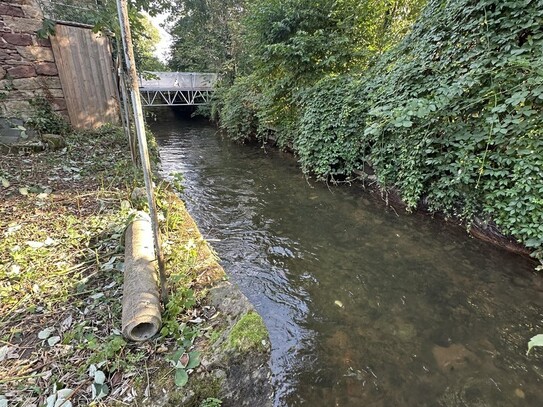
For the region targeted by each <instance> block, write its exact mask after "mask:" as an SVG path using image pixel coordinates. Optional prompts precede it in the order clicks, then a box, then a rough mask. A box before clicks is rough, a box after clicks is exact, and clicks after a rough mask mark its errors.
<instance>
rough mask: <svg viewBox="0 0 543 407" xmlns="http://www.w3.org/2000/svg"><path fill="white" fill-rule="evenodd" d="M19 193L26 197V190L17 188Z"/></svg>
mask: <svg viewBox="0 0 543 407" xmlns="http://www.w3.org/2000/svg"><path fill="white" fill-rule="evenodd" d="M19 193H20V194H21V195H24V196H26V195H28V188H19Z"/></svg>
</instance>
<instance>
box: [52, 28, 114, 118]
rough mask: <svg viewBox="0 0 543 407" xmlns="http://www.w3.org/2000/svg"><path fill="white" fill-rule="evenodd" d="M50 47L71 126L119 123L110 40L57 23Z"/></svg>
mask: <svg viewBox="0 0 543 407" xmlns="http://www.w3.org/2000/svg"><path fill="white" fill-rule="evenodd" d="M51 45H52V47H53V54H54V55H55V62H56V65H57V69H58V73H59V77H60V82H61V84H62V90H63V92H64V98H65V100H66V105H67V107H68V115H69V116H70V122H71V123H72V126H74V127H75V128H77V129H91V128H97V127H100V126H102V125H104V124H106V123H118V122H119V103H118V98H117V88H116V85H115V76H114V70H113V63H112V59H111V49H110V45H109V41H108V39H107V37H105V36H103V35H101V34H95V33H93V32H92V30H91V29H90V28H81V27H73V26H69V25H64V24H57V25H56V28H55V35H54V36H52V37H51Z"/></svg>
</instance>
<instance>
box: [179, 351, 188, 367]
mask: <svg viewBox="0 0 543 407" xmlns="http://www.w3.org/2000/svg"><path fill="white" fill-rule="evenodd" d="M189 360H190V356H189V354H188V353H183V355H181V357H180V358H179V365H180V366H179V367H183V368H185V367H187V365H188V364H189Z"/></svg>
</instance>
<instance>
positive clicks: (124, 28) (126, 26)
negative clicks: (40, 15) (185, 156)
mask: <svg viewBox="0 0 543 407" xmlns="http://www.w3.org/2000/svg"><path fill="white" fill-rule="evenodd" d="M117 12H118V13H119V23H120V25H121V37H122V40H123V51H124V62H125V65H126V70H127V72H128V86H129V87H130V94H131V99H132V108H133V109H134V121H135V125H136V134H137V137H138V144H139V151H140V159H141V166H142V167H143V178H144V180H145V189H146V191H147V202H148V204H149V212H150V215H151V224H152V227H153V236H154V243H155V253H156V256H157V261H158V271H159V275H160V291H161V293H160V294H161V299H162V302H163V304H164V305H166V304H167V303H168V291H167V287H166V273H165V270H164V254H163V252H162V245H161V240H160V230H159V228H158V216H157V211H156V202H155V196H154V193H153V184H152V179H151V163H150V161H149V151H148V150H147V137H146V135H145V122H144V120H143V111H142V107H141V99H140V90H139V84H138V74H137V72H136V64H135V62H134V48H133V47H132V35H131V33H130V22H129V21H128V7H127V0H117Z"/></svg>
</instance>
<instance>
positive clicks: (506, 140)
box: [217, 0, 543, 258]
mask: <svg viewBox="0 0 543 407" xmlns="http://www.w3.org/2000/svg"><path fill="white" fill-rule="evenodd" d="M263 3H264V2H258V1H256V2H255V3H254V6H252V7H251V9H250V10H251V13H252V14H251V15H250V16H249V17H248V18H252V20H251V22H248V23H247V33H248V36H249V44H251V46H250V47H248V48H249V49H250V50H251V53H252V58H253V59H252V61H253V72H252V73H251V75H250V76H247V77H245V78H243V79H238V80H236V82H235V83H234V86H232V87H231V88H230V90H228V91H226V92H223V94H222V95H219V96H220V98H221V100H220V101H219V103H218V104H217V106H218V107H219V109H221V115H220V118H221V125H222V127H223V128H224V129H225V130H226V132H227V134H229V135H231V136H233V137H234V138H238V139H239V138H244V137H248V136H254V135H255V134H256V135H259V134H262V133H264V130H263V129H266V128H269V129H273V130H274V131H276V132H278V133H279V137H282V138H284V139H286V140H289V141H292V142H293V144H294V147H295V150H296V153H297V154H298V156H299V158H300V162H301V165H302V167H303V169H304V171H306V172H308V173H313V174H315V175H316V176H317V178H319V179H330V178H332V179H342V178H344V177H348V176H349V175H350V174H352V172H353V171H354V170H363V169H364V167H366V166H371V167H372V168H373V169H374V170H375V172H376V175H377V177H378V181H379V184H380V185H381V187H383V188H390V187H393V188H396V189H398V190H399V191H400V193H401V195H402V197H403V200H404V201H405V202H406V203H407V205H408V207H409V208H411V209H413V208H415V207H417V206H418V205H420V204H421V202H422V201H423V200H424V202H425V204H426V205H427V206H429V208H430V210H433V211H440V212H443V213H445V214H447V215H450V216H456V217H459V218H461V219H464V220H465V221H466V222H467V223H468V224H469V223H470V222H472V221H473V219H474V218H475V217H477V218H480V219H482V220H485V221H487V222H494V223H495V224H496V225H497V226H498V227H499V228H500V229H501V230H502V231H503V232H504V233H506V234H510V235H512V236H514V237H515V238H516V239H518V240H519V241H521V242H522V243H524V244H525V245H526V246H528V247H531V248H533V249H534V250H535V252H534V256H535V257H539V258H541V257H542V256H543V251H542V249H541V247H542V243H543V200H542V198H541V196H542V193H543V158H542V157H543V138H542V129H543V115H542V113H543V112H542V110H543V70H542V69H541V62H542V61H543V30H542V28H541V27H542V26H543V24H542V22H543V1H542V0H522V1H521V0H519V1H508V2H502V1H496V0H483V1H478V2H474V1H472V0H458V1H452V0H449V1H443V0H432V1H430V2H429V4H428V5H427V7H426V8H425V10H424V12H423V14H422V15H421V17H420V18H419V20H418V21H417V23H416V24H415V25H414V26H413V28H412V31H411V32H410V33H409V34H407V36H406V37H405V38H404V39H403V40H402V41H401V42H400V43H399V44H398V45H397V46H391V45H392V44H393V43H394V42H395V41H396V40H397V39H398V38H400V37H401V36H402V35H403V33H405V32H406V31H407V26H408V25H409V24H410V22H411V21H412V17H413V15H414V14H416V11H417V10H419V8H420V5H421V4H423V2H411V3H410V4H411V5H412V6H413V10H414V14H409V16H408V17H405V14H404V17H402V15H401V13H400V15H398V14H396V11H394V13H392V11H393V10H394V6H395V4H392V3H390V4H392V6H393V8H392V9H391V8H388V9H387V10H388V12H383V8H382V7H385V6H386V4H385V2H382V4H381V5H378V4H377V3H378V2H367V3H366V4H364V5H360V4H358V2H356V3H357V4H354V3H350V2H348V1H343V2H327V1H322V2H317V3H314V2H309V3H311V5H310V4H309V3H308V2H304V1H303V0H299V1H298V0H296V1H295V0H291V1H288V2H282V1H271V2H265V3H266V4H263ZM387 4H389V3H387ZM390 4H389V5H390ZM404 4H407V3H404ZM372 5H373V6H375V7H373V8H372ZM349 7H350V8H349ZM398 10H403V9H402V7H400V8H399V9H398ZM391 13H392V14H393V15H394V16H395V17H394V18H393V21H394V23H393V24H392V25H390V24H389V22H390V19H389V17H390V15H391ZM351 14H352V16H351ZM325 16H328V17H329V18H325ZM348 16H351V17H349V18H347V17H348ZM387 16H388V17H387ZM385 20H386V22H385ZM379 22H380V23H382V24H381V25H380V23H379ZM346 25H348V27H347V26H346ZM266 27H267V29H266ZM383 27H388V29H387V30H384V31H383ZM381 39H382V41H381ZM385 50H388V51H386V52H384V53H383V51H385ZM244 88H245V90H246V92H245V93H244V92H243V89H244ZM248 99H249V100H250V101H251V102H252V103H247V100H248ZM221 103H222V105H221ZM249 124H250V125H249ZM255 129H256V131H255ZM239 132H244V133H243V134H241V135H240V134H239Z"/></svg>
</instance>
